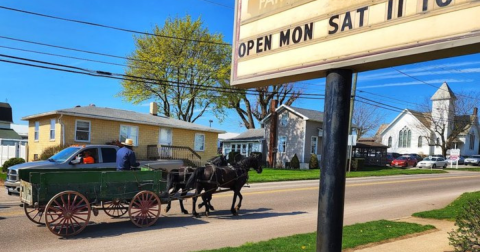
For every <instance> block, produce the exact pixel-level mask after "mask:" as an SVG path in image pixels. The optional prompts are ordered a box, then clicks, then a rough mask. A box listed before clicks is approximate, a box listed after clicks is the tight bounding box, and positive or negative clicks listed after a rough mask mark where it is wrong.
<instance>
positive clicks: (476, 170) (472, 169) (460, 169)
mask: <svg viewBox="0 0 480 252" xmlns="http://www.w3.org/2000/svg"><path fill="white" fill-rule="evenodd" d="M447 170H452V171H474V172H479V171H480V168H458V169H455V168H447Z"/></svg>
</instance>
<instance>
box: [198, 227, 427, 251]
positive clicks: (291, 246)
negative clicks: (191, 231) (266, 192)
mask: <svg viewBox="0 0 480 252" xmlns="http://www.w3.org/2000/svg"><path fill="white" fill-rule="evenodd" d="M433 228H434V227H433V226H431V225H426V226H422V225H419V224H414V223H405V222H392V221H386V220H379V221H371V222H367V223H360V224H355V225H351V226H346V227H344V228H343V243H342V248H343V249H348V248H354V247H357V246H360V245H366V244H369V243H373V242H380V241H385V240H388V239H393V238H398V237H401V236H404V235H408V234H414V233H419V232H423V231H426V230H430V229H433ZM315 247H316V232H314V233H307V234H298V235H293V236H288V237H282V238H275V239H272V240H269V241H263V242H256V243H246V244H244V245H242V246H240V247H235V248H232V247H227V248H222V249H216V250H205V251H215V252H227V251H228V252H235V251H242V252H258V251H275V252H290V251H315Z"/></svg>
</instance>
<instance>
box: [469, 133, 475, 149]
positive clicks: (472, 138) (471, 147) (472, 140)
mask: <svg viewBox="0 0 480 252" xmlns="http://www.w3.org/2000/svg"><path fill="white" fill-rule="evenodd" d="M473 149H475V135H474V134H471V135H470V150H473Z"/></svg>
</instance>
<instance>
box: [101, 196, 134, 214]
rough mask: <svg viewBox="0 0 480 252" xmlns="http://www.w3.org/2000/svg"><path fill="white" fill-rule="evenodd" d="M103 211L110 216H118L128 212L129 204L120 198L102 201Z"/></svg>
mask: <svg viewBox="0 0 480 252" xmlns="http://www.w3.org/2000/svg"><path fill="white" fill-rule="evenodd" d="M102 208H103V211H104V212H105V213H106V214H107V215H108V216H110V217H113V218H118V217H121V216H123V215H125V214H126V213H127V212H128V205H127V204H126V203H125V202H123V201H122V200H120V199H114V200H113V201H107V202H102Z"/></svg>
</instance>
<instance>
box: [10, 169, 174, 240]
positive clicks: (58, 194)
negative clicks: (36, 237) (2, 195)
mask: <svg viewBox="0 0 480 252" xmlns="http://www.w3.org/2000/svg"><path fill="white" fill-rule="evenodd" d="M19 175H20V179H21V191H20V195H21V200H22V202H23V204H24V210H25V214H26V215H27V217H28V218H29V219H30V220H31V221H33V222H35V223H38V224H43V223H45V225H46V227H47V228H48V230H50V231H51V232H52V233H54V234H55V235H58V236H72V235H76V234H78V233H80V232H81V231H82V230H83V229H84V228H85V227H86V226H87V225H88V223H89V220H90V217H91V214H92V213H93V214H94V215H97V214H98V211H99V210H103V211H104V212H105V213H106V214H107V215H109V216H111V217H120V216H123V215H125V214H126V213H127V212H128V215H129V217H130V220H131V221H132V223H133V224H135V225H136V226H138V227H148V226H150V225H152V224H154V223H155V222H156V221H157V219H158V217H159V216H160V211H161V204H162V202H166V201H168V200H169V196H168V193H167V192H166V191H167V190H166V180H165V179H163V178H162V171H161V170H146V169H142V170H138V171H137V170H134V171H121V172H120V171H116V170H114V169H90V170H88V171H86V170H84V169H83V170H79V169H77V170H68V171H65V170H41V169H26V170H20V174H19Z"/></svg>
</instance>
